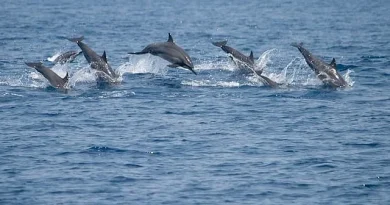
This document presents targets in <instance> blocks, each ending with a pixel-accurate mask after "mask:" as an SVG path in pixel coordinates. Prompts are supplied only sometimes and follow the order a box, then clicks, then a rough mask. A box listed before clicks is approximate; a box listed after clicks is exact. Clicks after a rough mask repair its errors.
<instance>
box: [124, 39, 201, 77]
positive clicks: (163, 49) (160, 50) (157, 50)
mask: <svg viewBox="0 0 390 205" xmlns="http://www.w3.org/2000/svg"><path fill="white" fill-rule="evenodd" d="M146 53H150V54H152V55H155V56H159V57H161V58H163V59H165V60H167V61H169V62H170V63H172V64H170V65H168V67H171V68H176V67H183V68H186V69H188V70H190V71H192V72H193V73H194V74H195V75H197V73H196V72H195V70H194V65H193V64H192V60H191V57H190V56H189V55H188V54H187V53H186V52H185V51H184V50H183V49H182V48H180V47H179V46H178V45H176V44H175V43H174V42H173V38H172V36H171V34H170V33H168V41H167V42H162V43H152V44H149V45H147V46H146V47H145V48H144V49H143V50H142V51H140V52H130V53H128V54H135V55H141V54H146Z"/></svg>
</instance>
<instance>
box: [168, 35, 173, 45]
mask: <svg viewBox="0 0 390 205" xmlns="http://www.w3.org/2000/svg"><path fill="white" fill-rule="evenodd" d="M168 42H171V43H173V38H172V36H171V33H168Z"/></svg>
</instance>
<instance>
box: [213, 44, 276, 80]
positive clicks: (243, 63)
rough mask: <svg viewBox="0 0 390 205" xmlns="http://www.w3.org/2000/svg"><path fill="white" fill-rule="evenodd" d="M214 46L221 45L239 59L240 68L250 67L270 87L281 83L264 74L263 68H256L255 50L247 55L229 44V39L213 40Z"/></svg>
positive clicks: (232, 57)
mask: <svg viewBox="0 0 390 205" xmlns="http://www.w3.org/2000/svg"><path fill="white" fill-rule="evenodd" d="M212 44H213V45H214V46H217V47H220V48H221V49H222V50H223V51H225V52H226V53H227V54H229V55H230V58H231V59H232V60H234V59H237V60H238V62H239V63H236V64H237V66H238V67H240V68H249V69H250V70H251V71H252V72H253V73H254V74H255V75H256V76H258V77H259V78H260V79H261V81H262V82H263V83H264V84H265V85H267V86H270V87H277V86H278V85H279V84H278V83H276V82H275V81H273V80H271V79H269V78H268V77H266V76H264V75H262V73H263V70H256V65H255V60H254V58H253V52H252V51H251V53H250V54H249V56H246V55H244V54H242V53H241V52H240V51H238V50H236V49H234V48H232V47H230V46H227V45H226V44H227V41H219V42H212Z"/></svg>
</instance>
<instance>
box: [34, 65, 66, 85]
mask: <svg viewBox="0 0 390 205" xmlns="http://www.w3.org/2000/svg"><path fill="white" fill-rule="evenodd" d="M26 65H27V66H29V67H32V68H35V70H37V71H38V72H39V73H41V74H42V75H43V77H45V78H46V79H47V80H48V81H49V82H50V85H51V86H53V87H54V88H57V89H60V90H62V91H66V90H67V88H66V86H67V83H68V81H69V74H68V72H67V73H66V76H65V77H63V78H61V77H60V76H58V75H57V73H55V72H54V71H52V70H51V69H50V68H48V67H46V66H44V65H43V64H42V63H41V62H38V63H26Z"/></svg>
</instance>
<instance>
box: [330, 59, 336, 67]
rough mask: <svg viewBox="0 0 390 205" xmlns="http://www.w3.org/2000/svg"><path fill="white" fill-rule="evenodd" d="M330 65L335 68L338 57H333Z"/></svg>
mask: <svg viewBox="0 0 390 205" xmlns="http://www.w3.org/2000/svg"><path fill="white" fill-rule="evenodd" d="M330 66H332V67H333V68H336V59H334V58H333V59H332V62H330Z"/></svg>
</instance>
